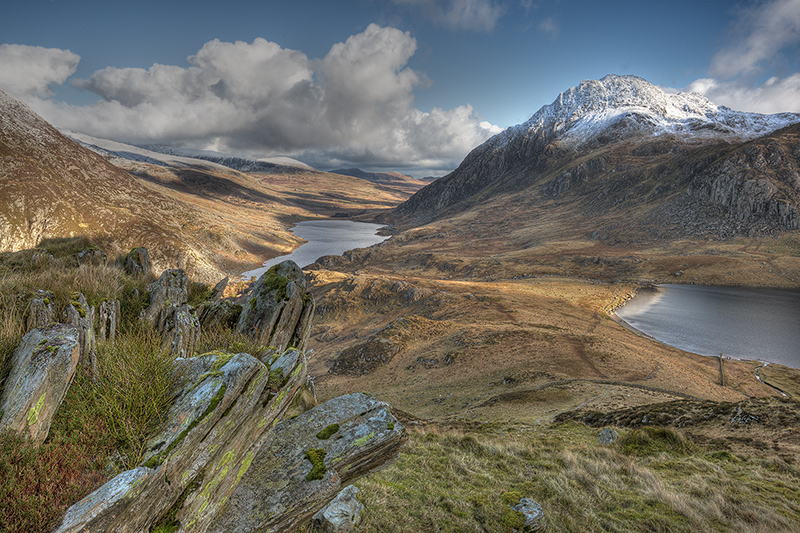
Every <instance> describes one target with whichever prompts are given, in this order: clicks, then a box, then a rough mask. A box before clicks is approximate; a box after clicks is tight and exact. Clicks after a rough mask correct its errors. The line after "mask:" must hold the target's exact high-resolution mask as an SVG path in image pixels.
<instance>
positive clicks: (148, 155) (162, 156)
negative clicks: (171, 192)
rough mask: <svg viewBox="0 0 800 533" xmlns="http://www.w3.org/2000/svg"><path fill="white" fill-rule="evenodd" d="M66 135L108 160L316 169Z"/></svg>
mask: <svg viewBox="0 0 800 533" xmlns="http://www.w3.org/2000/svg"><path fill="white" fill-rule="evenodd" d="M61 133H63V134H64V135H65V136H67V137H69V138H71V139H72V140H74V141H75V142H77V143H79V144H81V145H83V146H85V147H86V148H89V149H90V150H92V151H94V152H97V153H99V154H100V155H102V156H103V157H105V158H106V159H110V160H113V159H114V158H119V159H127V160H130V161H140V162H143V163H150V164H154V165H160V166H171V167H174V166H204V167H212V168H213V167H219V168H227V169H233V170H238V171H240V172H268V173H286V172H295V171H297V170H314V168H313V167H311V166H309V165H306V164H305V163H303V162H301V161H298V160H296V159H292V158H290V157H271V158H264V159H250V158H246V157H239V156H232V155H229V154H223V153H220V152H213V151H209V150H193V149H190V148H176V147H172V146H158V145H153V146H147V147H140V146H134V145H132V144H125V143H121V142H117V141H112V140H110V139H100V138H98V137H92V136H91V135H86V134H85V133H79V132H76V131H70V130H61Z"/></svg>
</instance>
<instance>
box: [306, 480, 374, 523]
mask: <svg viewBox="0 0 800 533" xmlns="http://www.w3.org/2000/svg"><path fill="white" fill-rule="evenodd" d="M362 512H364V504H363V503H361V499H360V491H359V490H358V488H357V487H356V486H355V485H348V486H347V487H345V488H344V489H343V490H342V491H341V492H340V493H339V494H337V495H336V497H335V498H334V499H333V500H332V501H331V502H330V503H329V504H328V505H326V506H325V507H323V508H322V510H321V511H319V512H318V513H317V514H315V515H314V516H313V517H312V518H311V525H312V526H313V527H314V528H315V529H317V530H318V531H322V532H323V533H344V532H345V531H351V530H352V529H353V527H355V526H356V524H358V522H359V521H360V520H361V513H362Z"/></svg>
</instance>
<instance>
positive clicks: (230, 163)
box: [146, 145, 316, 173]
mask: <svg viewBox="0 0 800 533" xmlns="http://www.w3.org/2000/svg"><path fill="white" fill-rule="evenodd" d="M146 148H147V149H149V150H152V151H153V152H159V153H162V154H167V155H175V156H179V157H191V158H194V159H202V160H204V161H212V162H214V163H218V164H220V165H224V166H226V167H229V168H232V169H234V170H238V171H240V172H255V173H258V172H268V173H280V172H294V171H296V170H316V169H315V168H314V167H312V166H310V165H307V164H305V163H303V162H302V161H298V160H297V159H292V158H291V157H285V156H278V157H265V158H261V159H253V158H248V157H241V156H234V155H230V154H223V153H220V152H214V151H212V150H193V149H191V148H177V147H174V146H161V145H151V146H147V147H146Z"/></svg>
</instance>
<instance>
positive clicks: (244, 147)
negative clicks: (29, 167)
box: [0, 24, 499, 168]
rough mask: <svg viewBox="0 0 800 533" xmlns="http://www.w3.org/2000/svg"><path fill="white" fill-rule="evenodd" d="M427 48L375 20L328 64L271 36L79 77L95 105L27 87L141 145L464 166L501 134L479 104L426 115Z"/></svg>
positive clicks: (89, 126) (46, 107)
mask: <svg viewBox="0 0 800 533" xmlns="http://www.w3.org/2000/svg"><path fill="white" fill-rule="evenodd" d="M416 46H417V45H416V41H415V39H414V38H412V37H411V36H410V34H409V33H407V32H405V33H404V32H402V31H400V30H397V29H394V28H388V27H380V26H377V25H375V24H372V25H370V26H369V27H368V28H367V29H366V30H364V31H363V32H362V33H359V34H357V35H353V36H351V37H350V38H348V39H347V40H346V41H345V42H342V43H337V44H335V45H333V46H332V47H331V49H330V51H329V52H328V54H327V55H326V56H325V57H324V58H322V59H309V58H308V57H307V56H306V55H305V54H303V53H302V52H299V51H296V50H287V49H284V48H281V47H280V46H279V45H277V44H275V43H272V42H268V41H266V40H264V39H256V40H255V41H253V42H252V43H245V42H239V41H237V42H235V43H228V42H221V41H218V40H214V41H211V42H208V43H206V44H205V45H204V46H203V47H202V49H201V50H200V51H198V53H197V54H195V55H193V56H191V57H189V58H188V62H189V66H188V67H179V66H171V65H160V64H155V65H153V66H152V67H150V68H149V69H146V70H145V69H135V68H124V69H119V68H113V67H108V68H105V69H102V70H99V71H97V72H95V73H94V74H92V75H91V76H90V77H89V78H88V79H86V80H78V81H75V82H74V83H73V85H75V86H76V87H78V88H81V89H85V90H89V91H92V92H94V93H96V94H98V95H100V96H101V97H102V100H100V101H98V102H95V103H94V104H91V105H87V106H69V105H65V104H63V103H59V102H55V101H53V100H52V99H49V98H42V97H41V96H42V95H43V93H42V91H41V87H47V84H48V83H51V81H48V80H51V79H55V78H54V77H53V76H47V75H43V76H42V78H40V80H39V81H38V82H37V83H32V82H31V83H29V84H28V85H29V86H31V87H37V88H39V90H38V91H32V92H31V93H30V94H32V95H33V98H31V97H30V96H29V97H28V98H27V101H28V103H29V105H31V107H33V108H34V110H35V111H37V112H38V113H40V114H41V115H42V116H44V118H45V119H47V120H49V121H50V122H53V123H55V124H57V125H59V126H63V127H66V128H69V129H73V130H76V131H81V132H85V133H88V134H91V135H95V136H98V137H105V138H111V139H115V140H119V141H125V142H131V143H136V144H146V143H158V144H176V145H183V146H190V147H194V148H206V149H215V150H220V151H231V152H241V153H249V154H252V155H258V156H271V155H290V156H293V157H297V158H298V159H301V160H304V161H307V162H309V163H310V164H314V165H320V166H323V167H324V166H327V165H328V164H329V162H333V161H336V162H341V163H352V164H362V165H364V166H367V165H369V166H376V165H381V164H382V165H386V166H391V165H395V166H398V167H400V166H402V167H405V168H409V167H420V168H453V167H455V166H456V165H457V164H458V163H459V162H460V160H461V159H462V158H463V157H464V156H465V155H466V153H467V152H468V151H469V150H471V149H472V148H474V147H475V146H477V145H478V144H480V143H481V142H483V141H484V140H486V139H487V138H488V137H490V136H491V135H493V134H494V133H497V132H498V131H499V128H497V127H495V126H492V125H490V124H487V123H485V122H481V121H480V119H479V117H477V116H476V115H475V113H474V112H473V110H472V108H471V107H470V106H459V107H457V108H454V109H450V110H442V109H433V110H432V111H430V112H427V113H426V112H422V111H420V110H418V109H416V108H415V107H414V89H415V88H416V87H418V86H420V84H423V83H425V81H426V80H425V78H424V76H423V75H421V74H420V73H417V72H415V71H414V70H412V69H410V68H408V67H407V63H408V60H409V58H411V57H412V56H413V54H414V53H415V51H416ZM0 70H2V68H0ZM71 72H74V66H73V67H72V70H71V71H70V73H71ZM67 75H68V74H67ZM65 78H66V76H62V77H61V78H58V79H55V83H61V82H63V81H64V79H65ZM331 166H334V165H331Z"/></svg>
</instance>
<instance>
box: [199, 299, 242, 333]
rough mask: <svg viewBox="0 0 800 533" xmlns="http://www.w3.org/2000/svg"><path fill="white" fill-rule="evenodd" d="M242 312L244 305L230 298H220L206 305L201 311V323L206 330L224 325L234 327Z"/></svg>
mask: <svg viewBox="0 0 800 533" xmlns="http://www.w3.org/2000/svg"><path fill="white" fill-rule="evenodd" d="M241 314H242V306H241V305H237V304H235V303H233V302H232V301H230V300H219V301H216V302H213V303H211V304H208V305H205V306H204V307H203V311H202V312H201V313H200V325H201V326H202V327H203V329H205V330H210V329H213V328H215V327H220V326H224V327H227V328H233V327H235V326H236V322H237V321H238V320H239V315H241Z"/></svg>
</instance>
